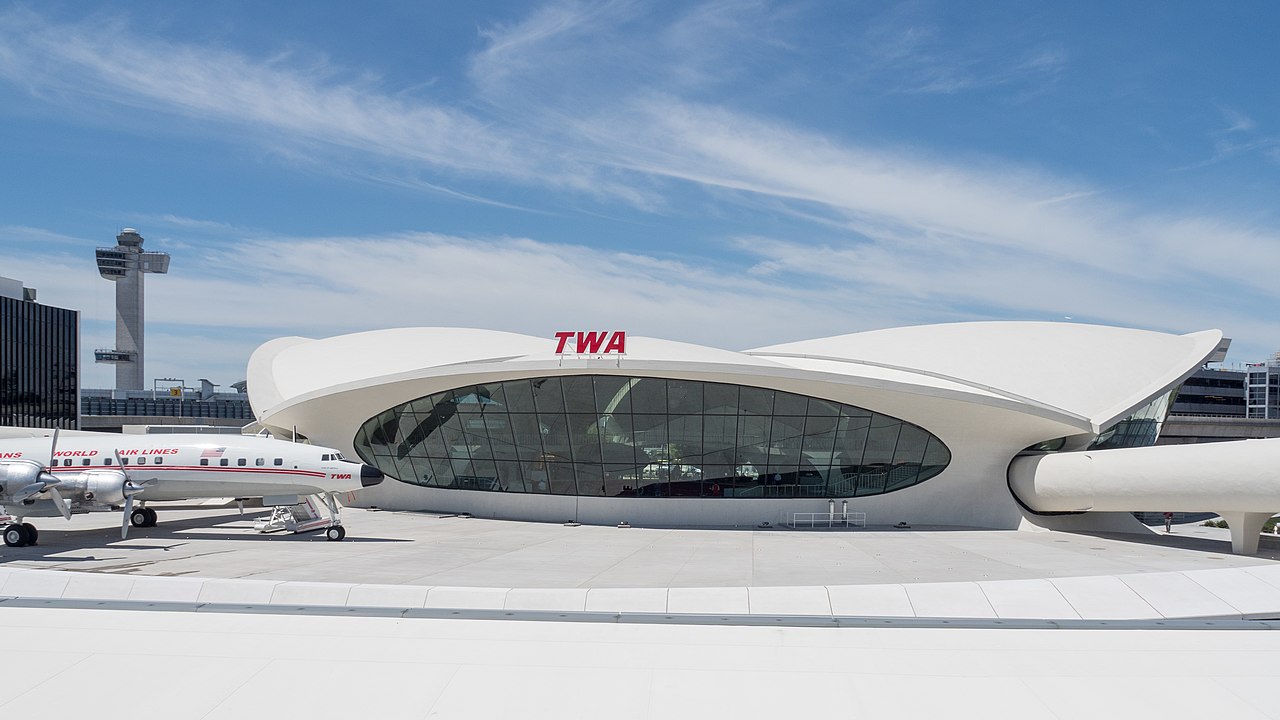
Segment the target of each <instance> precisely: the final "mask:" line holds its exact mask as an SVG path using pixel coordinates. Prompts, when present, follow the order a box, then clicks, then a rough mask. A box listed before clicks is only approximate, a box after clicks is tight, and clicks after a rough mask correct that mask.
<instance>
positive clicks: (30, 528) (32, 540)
mask: <svg viewBox="0 0 1280 720" xmlns="http://www.w3.org/2000/svg"><path fill="white" fill-rule="evenodd" d="M22 529H23V530H26V531H27V544H28V545H35V544H36V540H38V539H39V538H40V531H39V530H37V529H36V526H35V525H32V524H31V523H22Z"/></svg>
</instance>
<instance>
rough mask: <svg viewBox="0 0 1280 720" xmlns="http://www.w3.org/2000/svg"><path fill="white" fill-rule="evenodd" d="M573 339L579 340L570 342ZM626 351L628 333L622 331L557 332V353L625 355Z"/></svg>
mask: <svg viewBox="0 0 1280 720" xmlns="http://www.w3.org/2000/svg"><path fill="white" fill-rule="evenodd" d="M572 340H577V342H576V343H574V344H570V341H572ZM570 348H572V349H570ZM626 353H627V334H626V333H625V332H622V331H608V330H601V331H594V332H581V331H577V332H575V331H572V330H565V331H561V332H558V333H556V354H557V355H610V354H617V355H625V354H626Z"/></svg>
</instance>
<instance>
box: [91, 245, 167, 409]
mask: <svg viewBox="0 0 1280 720" xmlns="http://www.w3.org/2000/svg"><path fill="white" fill-rule="evenodd" d="M97 257H98V274H100V275H102V277H104V278H106V279H107V280H111V281H112V282H114V283H115V284H116V346H115V347H114V348H111V349H100V350H95V351H94V353H93V356H94V360H95V361H97V362H100V363H111V364H113V365H115V366H116V389H117V390H143V389H145V388H144V387H143V371H142V364H143V326H144V302H143V301H144V298H143V287H142V278H143V275H144V274H146V273H167V272H169V254H168V253H163V252H149V251H146V250H143V249H142V236H141V235H139V234H138V231H137V230H134V229H133V228H125V229H124V230H122V231H121V232H120V234H119V235H117V236H116V246H115V247H106V248H98V249H97Z"/></svg>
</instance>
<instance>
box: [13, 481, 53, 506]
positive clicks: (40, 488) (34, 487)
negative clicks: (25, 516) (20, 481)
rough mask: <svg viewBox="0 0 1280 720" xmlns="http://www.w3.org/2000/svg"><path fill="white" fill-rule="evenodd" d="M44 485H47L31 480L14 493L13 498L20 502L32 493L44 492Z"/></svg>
mask: <svg viewBox="0 0 1280 720" xmlns="http://www.w3.org/2000/svg"><path fill="white" fill-rule="evenodd" d="M46 487H48V486H46V485H45V484H44V483H42V482H33V483H31V484H30V485H28V486H26V487H24V488H22V489H21V490H19V491H18V492H16V493H14V494H13V499H14V500H17V501H18V502H22V501H23V500H26V499H27V498H29V497H31V496H32V495H39V494H40V493H42V492H44V491H45V488H46Z"/></svg>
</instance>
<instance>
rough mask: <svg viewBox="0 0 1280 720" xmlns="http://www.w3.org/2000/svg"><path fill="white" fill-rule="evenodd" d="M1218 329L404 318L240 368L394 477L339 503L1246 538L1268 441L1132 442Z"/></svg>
mask: <svg viewBox="0 0 1280 720" xmlns="http://www.w3.org/2000/svg"><path fill="white" fill-rule="evenodd" d="M1222 340H1223V339H1222V334H1221V333H1220V332H1218V331H1214V330H1210V331H1203V332H1196V333H1191V334H1187V335H1172V334H1165V333H1157V332H1149V331H1143V330H1132V329H1124V328H1114V327H1102V326H1092V325H1080V324H1067V323H1034V322H980V323H958V324H948V325H931V326H919V327H905V328H895V329H889V330H877V331H872V332H863V333H855V334H851V335H841V336H836V337H829V338H821V339H816V340H806V341H801V342H794V343H787V344H782V345H773V346H769V347H762V348H756V349H753V350H745V351H741V352H732V351H727V350H720V349H716V348H710V347H703V346H699V345H691V344H687V343H680V342H672V341H668V340H660V339H656V338H648V337H636V336H627V335H625V334H624V333H621V332H603V333H597V332H590V333H588V332H577V331H574V332H563V333H557V334H556V335H554V336H552V337H531V336H527V335H518V334H513V333H507V332H497V331H488V330H473V329H460V328H405V329H395V330H379V331H373V332H365V333H357V334H352V335H343V336H338V337H332V338H326V339H320V340H312V339H306V338H298V337H289V338H280V339H277V340H273V341H271V342H268V343H266V344H265V345H263V346H261V347H260V348H258V350H257V351H256V352H255V353H254V354H253V357H252V358H251V359H250V362H249V372H248V380H249V398H250V401H251V403H252V405H253V407H254V410H255V413H256V415H257V418H258V420H259V422H260V423H261V424H262V425H263V426H265V427H266V428H268V429H270V430H271V431H272V432H273V433H274V434H276V435H277V436H280V437H289V436H294V435H296V436H302V437H306V438H308V439H310V440H311V441H313V442H316V443H320V444H324V445H327V446H331V447H335V448H338V449H341V450H343V451H344V452H350V453H354V454H355V455H358V456H359V457H360V458H361V459H362V460H363V461H364V462H366V463H369V464H370V465H373V466H375V467H377V468H379V469H380V470H382V471H383V472H384V473H386V474H387V475H388V476H390V477H393V478H396V479H397V480H399V481H400V482H398V483H383V484H382V485H380V486H378V487H375V488H370V489H368V490H366V491H362V493H361V494H360V495H359V496H358V500H357V504H359V505H368V506H377V507H383V508H398V509H429V510H435V511H444V512H458V513H462V512H466V513H470V514H472V515H474V516H477V517H491V518H503V519H515V520H541V521H554V522H565V521H577V522H581V523H589V524H610V525H612V524H617V523H620V522H627V523H630V524H633V525H647V526H693V527H728V526H739V527H742V526H748V527H755V526H759V525H763V524H765V523H768V524H770V525H777V524H786V523H791V522H794V521H796V520H797V519H798V518H808V519H809V520H812V519H813V518H814V517H815V514H816V515H817V517H820V518H823V519H826V518H830V517H832V516H834V517H835V518H844V517H846V513H848V514H851V515H853V516H856V517H858V518H861V517H862V515H861V514H865V520H866V522H867V523H868V524H870V525H893V524H896V523H900V522H905V523H913V524H926V525H947V526H966V527H982V528H1000V529H1011V528H1017V527H1021V526H1024V525H1026V524H1028V523H1031V524H1035V525H1040V526H1046V527H1055V528H1062V529H1071V528H1076V529H1087V528H1092V529H1105V528H1110V529H1123V527H1125V525H1126V524H1129V525H1136V521H1135V520H1133V518H1132V516H1131V515H1129V514H1128V513H1130V512H1132V511H1185V512H1198V511H1211V512H1216V513H1219V514H1221V515H1223V516H1224V517H1225V518H1227V519H1228V521H1229V522H1230V525H1231V528H1232V541H1233V547H1234V549H1235V551H1236V552H1245V553H1252V552H1256V551H1257V544H1258V534H1257V532H1258V529H1259V528H1260V527H1261V525H1262V523H1263V522H1264V521H1265V520H1266V519H1267V518H1268V517H1270V516H1271V514H1272V513H1273V512H1274V511H1277V510H1280V471H1278V470H1277V469H1276V468H1280V440H1276V441H1271V440H1251V441H1242V442H1227V443H1215V444H1207V445H1182V446H1161V447H1154V443H1155V439H1156V436H1157V434H1158V432H1159V429H1160V424H1161V422H1162V421H1163V419H1164V417H1165V414H1166V412H1167V408H1168V405H1169V402H1170V400H1171V396H1172V395H1173V394H1174V393H1175V392H1176V391H1177V388H1178V387H1179V385H1180V384H1181V383H1182V381H1183V380H1184V379H1186V378H1187V377H1188V376H1189V375H1191V374H1192V373H1193V372H1194V371H1195V370H1197V369H1198V368H1200V367H1201V366H1202V365H1203V364H1204V363H1205V362H1209V361H1211V360H1213V359H1214V358H1215V357H1216V356H1220V352H1219V351H1220V345H1221V344H1222Z"/></svg>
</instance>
